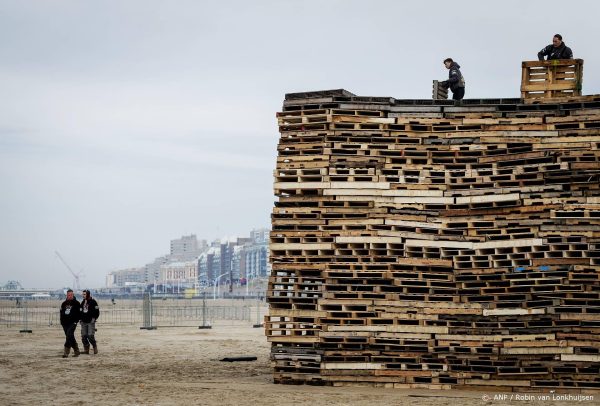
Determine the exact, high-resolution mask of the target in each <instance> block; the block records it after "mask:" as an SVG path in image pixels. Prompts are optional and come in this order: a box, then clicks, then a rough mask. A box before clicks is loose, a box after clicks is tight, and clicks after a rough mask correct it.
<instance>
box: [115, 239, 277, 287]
mask: <svg viewBox="0 0 600 406" xmlns="http://www.w3.org/2000/svg"><path fill="white" fill-rule="evenodd" d="M268 244H269V229H266V228H263V229H255V230H252V231H251V232H250V234H249V237H237V238H224V239H219V240H215V241H213V242H211V244H210V245H208V244H207V242H206V240H201V241H198V239H197V238H196V235H194V234H191V235H187V236H182V237H181V238H178V239H175V240H171V244H170V252H169V254H168V255H165V256H162V257H158V258H156V259H155V260H154V261H152V262H151V263H149V264H146V265H144V266H143V267H140V268H128V269H123V270H119V271H113V272H110V273H109V274H108V275H107V277H106V286H107V287H124V286H127V285H131V284H132V283H143V284H145V285H146V286H148V285H153V286H155V287H156V286H157V285H163V286H164V285H168V286H174V285H177V286H186V287H195V286H203V287H206V286H213V285H214V284H215V283H216V282H218V283H219V284H220V285H228V286H229V287H230V288H232V287H234V286H239V285H244V284H246V283H247V282H248V281H249V280H250V281H252V280H255V279H260V278H266V277H268V275H269V273H270V268H269V267H270V264H269V257H268V255H269V245H268Z"/></svg>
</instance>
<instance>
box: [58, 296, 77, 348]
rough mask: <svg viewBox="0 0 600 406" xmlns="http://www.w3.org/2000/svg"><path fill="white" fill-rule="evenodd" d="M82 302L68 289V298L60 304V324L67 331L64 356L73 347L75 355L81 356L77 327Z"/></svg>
mask: <svg viewBox="0 0 600 406" xmlns="http://www.w3.org/2000/svg"><path fill="white" fill-rule="evenodd" d="M80 307H81V304H80V303H79V302H78V301H77V299H76V298H75V295H74V294H73V291H72V290H71V289H69V290H67V299H66V300H65V301H64V302H62V304H61V305H60V324H61V325H62V328H63V330H64V331H65V345H64V347H65V348H64V353H63V358H67V357H68V356H69V352H71V348H73V356H74V357H78V356H79V346H78V345H77V340H75V329H76V328H77V323H79V318H80Z"/></svg>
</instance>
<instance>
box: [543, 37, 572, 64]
mask: <svg viewBox="0 0 600 406" xmlns="http://www.w3.org/2000/svg"><path fill="white" fill-rule="evenodd" d="M544 57H547V60H549V61H551V60H553V59H573V51H571V48H569V47H568V46H567V45H566V44H565V43H564V42H563V40H562V35H560V34H555V35H554V37H553V38H552V44H550V45H548V46H547V47H544V48H543V49H542V50H541V51H540V52H538V59H539V60H540V61H543V60H544Z"/></svg>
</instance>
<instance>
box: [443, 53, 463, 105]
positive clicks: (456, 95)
mask: <svg viewBox="0 0 600 406" xmlns="http://www.w3.org/2000/svg"><path fill="white" fill-rule="evenodd" d="M444 66H446V69H448V70H449V72H448V80H445V81H443V82H442V86H444V87H445V88H446V89H448V88H450V90H452V99H453V100H462V98H463V97H465V79H464V77H463V75H462V73H461V71H460V65H459V64H458V63H456V62H454V61H453V60H452V58H446V59H444Z"/></svg>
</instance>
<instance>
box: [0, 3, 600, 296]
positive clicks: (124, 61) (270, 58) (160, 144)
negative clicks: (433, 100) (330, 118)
mask: <svg viewBox="0 0 600 406" xmlns="http://www.w3.org/2000/svg"><path fill="white" fill-rule="evenodd" d="M599 15H600V3H598V2H593V1H587V2H584V1H579V2H578V1H570V2H564V1H549V0H546V1H516V0H514V1H506V0H504V1H496V2H491V1H457V0H454V1H414V2H410V3H409V2H402V1H364V0H362V1H348V0H345V1H342V0H337V1H327V0H321V1H284V0H283V1H282V0H277V1H255V2H251V1H150V0H143V1H123V0H118V1H102V0H99V1H51V0H43V1H29V0H26V1H24V0H15V1H7V0H1V1H0V58H1V61H2V63H1V64H0V92H1V94H2V96H3V97H1V98H0V225H1V228H0V284H4V283H6V281H7V280H9V279H17V280H20V281H21V282H22V283H23V285H25V286H27V287H62V286H67V285H70V284H71V283H72V278H71V276H70V275H69V274H68V272H67V271H66V269H64V267H63V266H62V265H61V264H60V263H59V262H58V260H57V259H56V257H55V256H54V250H58V251H60V252H61V253H62V254H63V256H64V257H65V258H66V259H67V261H68V262H70V264H71V266H72V267H73V268H75V269H76V270H81V269H83V270H84V272H85V274H86V277H85V278H84V279H83V284H84V285H85V286H88V287H97V286H101V285H103V283H104V276H105V275H106V273H107V272H108V271H111V270H115V269H120V268H125V267H132V266H141V265H143V264H145V263H147V262H149V261H151V260H152V259H153V258H155V257H156V256H159V255H161V254H164V253H166V252H168V247H169V240H170V239H173V238H177V237H179V236H181V235H183V234H189V233H195V234H197V235H198V237H199V238H206V239H213V238H215V237H223V236H226V235H233V234H246V233H247V232H248V231H249V230H250V229H251V228H253V227H260V226H267V225H268V224H269V221H270V220H269V213H270V210H271V207H272V204H273V201H274V198H273V193H272V172H273V168H274V166H275V156H276V144H277V137H278V132H277V126H276V120H275V112H276V111H278V110H280V109H281V103H282V100H283V96H284V93H287V92H295V91H308V90H322V89H333V88H345V89H347V90H350V91H352V92H354V93H356V94H359V95H362V96H392V97H396V98H429V97H430V95H431V90H430V89H431V80H432V79H436V78H444V77H446V76H447V71H446V70H445V69H444V67H443V65H442V60H443V59H444V58H446V57H448V56H451V57H453V58H454V59H455V60H457V61H458V62H459V63H460V64H461V65H462V67H463V69H462V70H463V74H464V76H465V78H466V81H467V95H466V97H467V98H469V97H477V98H482V97H494V98H495V97H518V96H519V81H520V62H521V61H522V60H535V59H536V53H537V51H538V50H539V49H541V48H542V47H543V46H545V45H547V44H549V43H550V42H551V39H552V35H553V34H554V33H556V32H560V33H561V34H563V37H564V40H565V42H566V43H567V45H569V46H571V47H572V49H573V52H574V54H575V57H577V58H583V59H585V72H584V92H585V93H586V94H594V93H600V74H599V73H598V72H600V60H599V59H600V57H599V53H598V50H597V42H598V38H599V35H598V34H599V31H600V28H599V25H598V23H597V19H598V16H599Z"/></svg>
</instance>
